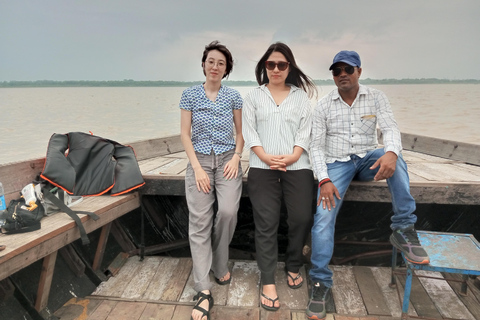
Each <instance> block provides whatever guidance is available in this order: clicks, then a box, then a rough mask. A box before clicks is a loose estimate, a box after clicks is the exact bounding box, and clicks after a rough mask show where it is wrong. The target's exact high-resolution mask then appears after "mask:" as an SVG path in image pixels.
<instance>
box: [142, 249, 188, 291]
mask: <svg viewBox="0 0 480 320" xmlns="http://www.w3.org/2000/svg"><path fill="white" fill-rule="evenodd" d="M179 263H180V259H178V258H170V259H165V258H164V259H163V260H162V261H161V262H160V264H159V265H158V268H157V272H156V273H155V275H154V276H153V278H152V280H151V281H150V285H149V286H148V288H147V290H146V291H145V293H144V295H143V299H146V300H160V299H161V298H162V295H163V293H164V291H165V290H166V289H167V284H168V281H169V279H170V278H171V277H172V275H173V272H174V270H175V269H176V268H177V266H178V264H179Z"/></svg>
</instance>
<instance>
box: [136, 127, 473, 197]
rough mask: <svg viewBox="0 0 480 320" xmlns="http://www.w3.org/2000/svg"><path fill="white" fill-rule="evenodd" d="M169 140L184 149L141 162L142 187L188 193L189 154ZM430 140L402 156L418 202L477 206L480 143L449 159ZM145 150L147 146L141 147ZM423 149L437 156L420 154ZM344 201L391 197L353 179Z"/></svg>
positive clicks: (383, 187) (381, 185)
mask: <svg viewBox="0 0 480 320" xmlns="http://www.w3.org/2000/svg"><path fill="white" fill-rule="evenodd" d="M406 137H407V138H409V137H410V136H409V135H406ZM170 139H171V143H172V145H174V146H175V148H173V147H172V148H171V149H173V150H181V151H178V152H174V153H167V154H163V155H160V156H157V157H156V158H153V159H152V158H148V159H145V160H141V161H139V165H140V169H141V171H142V174H143V175H144V178H145V181H146V185H145V187H144V188H143V192H144V193H145V194H163V195H179V196H183V195H185V182H184V179H185V168H186V165H187V163H188V160H187V156H186V154H185V152H184V151H183V150H182V149H181V144H180V146H179V143H180V142H179V141H176V142H175V143H174V142H173V141H174V138H170ZM418 139H420V138H418ZM418 139H417V140H418ZM428 139H432V143H433V144H434V145H436V144H438V141H437V140H435V139H433V138H426V137H421V139H420V140H421V141H423V142H422V144H421V145H420V146H417V147H416V148H414V150H415V151H410V150H408V149H406V150H404V151H403V157H404V159H405V161H406V162H407V165H408V170H409V175H410V191H411V193H412V195H413V197H414V198H415V200H416V201H417V203H438V204H466V205H478V204H479V200H478V199H480V165H475V164H471V163H475V161H472V160H471V158H472V157H473V156H475V155H476V154H477V153H478V152H479V151H477V150H480V146H476V145H468V147H469V149H468V150H470V149H471V150H470V153H469V154H468V156H467V154H466V152H467V151H463V152H462V153H458V154H459V155H465V156H466V157H467V159H468V161H467V160H465V161H460V160H458V159H457V158H458V157H456V158H455V159H454V158H452V157H448V155H445V156H446V158H445V157H443V158H442V157H439V156H441V155H444V153H443V152H433V151H432V152H431V150H430V148H427V146H424V145H427V141H428ZM452 148H453V147H452ZM465 148H466V146H463V147H462V150H464V149H465ZM142 149H145V148H143V147H142ZM457 149H458V148H457ZM422 150H424V151H426V152H431V153H432V154H434V155H430V154H426V153H420V152H421V151H422ZM163 151H165V150H163ZM419 151H420V152H419ZM434 151H435V150H434ZM157 154H160V153H157ZM472 154H473V156H472ZM248 157H249V151H248V150H244V151H243V157H242V160H241V165H242V168H243V171H244V176H243V182H244V188H243V196H248V194H247V188H246V187H245V186H246V183H247V177H248ZM345 200H347V201H367V202H390V201H391V197H390V193H389V191H388V187H387V183H386V182H385V181H379V182H374V181H372V182H358V181H354V182H352V185H351V186H350V188H349V190H348V192H347V194H346V195H345Z"/></svg>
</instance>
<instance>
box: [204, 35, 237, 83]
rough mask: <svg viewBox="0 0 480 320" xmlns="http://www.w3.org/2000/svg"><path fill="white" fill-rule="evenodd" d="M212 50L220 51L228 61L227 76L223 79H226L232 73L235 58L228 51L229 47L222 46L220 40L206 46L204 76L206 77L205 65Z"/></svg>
mask: <svg viewBox="0 0 480 320" xmlns="http://www.w3.org/2000/svg"><path fill="white" fill-rule="evenodd" d="M212 50H218V51H220V52H221V53H222V54H223V55H224V56H225V59H226V60H227V68H226V70H225V74H224V75H223V77H222V79H223V78H225V77H228V75H229V74H230V72H232V69H233V57H232V54H231V53H230V50H228V49H227V47H225V46H224V45H223V44H220V42H219V41H218V40H215V41H212V42H210V43H209V44H207V45H206V46H205V50H203V57H202V69H203V74H204V75H206V74H205V68H204V66H203V64H204V62H205V61H206V60H207V56H208V53H209V52H210V51H212Z"/></svg>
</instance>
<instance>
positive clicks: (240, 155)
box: [235, 151, 242, 159]
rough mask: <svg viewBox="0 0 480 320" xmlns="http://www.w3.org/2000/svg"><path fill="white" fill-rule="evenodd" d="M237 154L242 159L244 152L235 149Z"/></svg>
mask: <svg viewBox="0 0 480 320" xmlns="http://www.w3.org/2000/svg"><path fill="white" fill-rule="evenodd" d="M235 154H236V155H238V157H239V158H240V159H242V153H241V152H237V151H235Z"/></svg>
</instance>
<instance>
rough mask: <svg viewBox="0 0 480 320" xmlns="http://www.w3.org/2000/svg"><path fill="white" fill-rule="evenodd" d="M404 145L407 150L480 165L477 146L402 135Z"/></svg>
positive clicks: (479, 148)
mask: <svg viewBox="0 0 480 320" xmlns="http://www.w3.org/2000/svg"><path fill="white" fill-rule="evenodd" d="M402 145H403V148H404V149H407V150H413V151H418V152H421V153H426V154H430V155H434V156H439V157H442V158H446V159H452V160H461V161H467V162H469V163H473V164H477V165H480V146H478V145H475V144H470V143H463V142H457V141H451V140H443V139H437V138H432V137H425V136H419V135H415V134H409V133H402Z"/></svg>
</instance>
